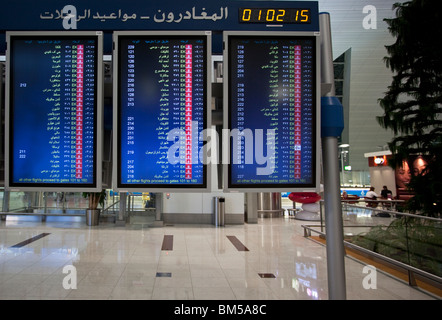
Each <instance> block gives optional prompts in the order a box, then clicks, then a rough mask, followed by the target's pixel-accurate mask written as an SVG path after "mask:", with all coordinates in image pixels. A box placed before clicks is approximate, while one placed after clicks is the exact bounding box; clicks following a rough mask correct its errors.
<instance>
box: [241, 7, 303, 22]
mask: <svg viewBox="0 0 442 320" xmlns="http://www.w3.org/2000/svg"><path fill="white" fill-rule="evenodd" d="M239 22H240V23H266V24H288V23H311V18H310V9H306V8H239Z"/></svg>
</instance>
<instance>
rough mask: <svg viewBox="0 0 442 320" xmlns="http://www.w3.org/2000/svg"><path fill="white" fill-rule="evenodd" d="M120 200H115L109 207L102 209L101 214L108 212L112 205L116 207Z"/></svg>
mask: <svg viewBox="0 0 442 320" xmlns="http://www.w3.org/2000/svg"><path fill="white" fill-rule="evenodd" d="M120 201H121V200H117V201H115V202H114V203H112V204H111V205H110V206H108V207H107V208H104V209H103V213H104V212H106V211H109V209H110V208H112V207H113V206H114V205H116V204H117V203H120Z"/></svg>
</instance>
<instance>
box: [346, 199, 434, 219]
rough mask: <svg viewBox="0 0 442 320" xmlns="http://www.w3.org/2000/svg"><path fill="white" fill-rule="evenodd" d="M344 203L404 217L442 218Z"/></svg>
mask: <svg viewBox="0 0 442 320" xmlns="http://www.w3.org/2000/svg"><path fill="white" fill-rule="evenodd" d="M345 205H346V206H349V207H353V208H359V209H361V208H362V209H367V210H373V211H382V212H386V213H390V214H393V215H395V214H396V215H401V216H406V217H413V218H419V219H425V220H432V221H438V222H442V219H440V218H434V217H429V216H423V215H419V214H414V213H406V212H399V211H394V210H385V209H378V208H370V207H361V206H358V205H355V204H348V203H346V204H345Z"/></svg>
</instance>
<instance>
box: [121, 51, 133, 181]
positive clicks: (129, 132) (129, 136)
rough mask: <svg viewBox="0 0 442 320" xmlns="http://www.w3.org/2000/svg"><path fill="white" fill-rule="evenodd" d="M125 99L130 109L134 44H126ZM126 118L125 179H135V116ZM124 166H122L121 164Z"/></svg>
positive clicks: (129, 115)
mask: <svg viewBox="0 0 442 320" xmlns="http://www.w3.org/2000/svg"><path fill="white" fill-rule="evenodd" d="M126 86H127V101H126V106H127V108H128V109H129V110H130V109H132V107H134V106H135V45H133V44H129V45H127V83H126ZM125 120H126V126H125V127H126V143H127V154H126V159H127V160H126V161H127V163H126V168H127V171H126V179H127V180H126V181H127V182H128V183H130V182H132V181H133V179H135V159H134V157H135V117H134V116H133V115H132V114H131V112H128V116H127V118H126V119H125ZM123 167H124V166H123Z"/></svg>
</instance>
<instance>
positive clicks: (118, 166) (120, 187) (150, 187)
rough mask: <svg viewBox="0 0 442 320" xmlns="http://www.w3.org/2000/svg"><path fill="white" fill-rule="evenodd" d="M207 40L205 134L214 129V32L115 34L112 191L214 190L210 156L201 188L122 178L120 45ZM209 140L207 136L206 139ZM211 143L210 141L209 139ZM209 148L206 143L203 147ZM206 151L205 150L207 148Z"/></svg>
mask: <svg viewBox="0 0 442 320" xmlns="http://www.w3.org/2000/svg"><path fill="white" fill-rule="evenodd" d="M124 38H126V39H131V38H133V39H136V38H138V39H142V38H145V39H161V38H163V39H180V38H182V39H186V38H187V39H189V38H190V39H192V38H193V39H204V41H205V44H204V46H205V62H206V63H205V72H204V86H205V98H204V103H205V106H204V121H205V123H204V124H203V130H204V132H205V133H208V131H210V130H206V129H210V128H211V48H212V32H211V31H176V30H172V31H115V32H114V33H113V42H114V48H113V79H114V81H113V97H114V99H113V128H114V130H113V131H114V132H113V176H112V187H113V189H114V190H116V191H120V192H177V193H179V192H186V193H197V192H198V193H201V192H203V193H205V192H210V190H211V165H210V163H208V162H209V159H208V155H207V153H204V154H203V165H202V169H203V181H202V183H201V184H190V183H189V184H171V183H158V184H156V183H155V184H147V183H146V184H142V183H123V182H122V181H121V180H122V179H121V178H122V157H121V149H122V146H121V141H122V137H121V131H122V128H121V121H122V119H120V117H121V112H122V109H121V108H122V107H121V97H122V95H121V74H120V49H121V48H120V43H121V39H124ZM203 139H205V140H207V135H204V138H203ZM209 139H210V138H209ZM203 144H204V145H205V143H203ZM203 147H204V146H203Z"/></svg>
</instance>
